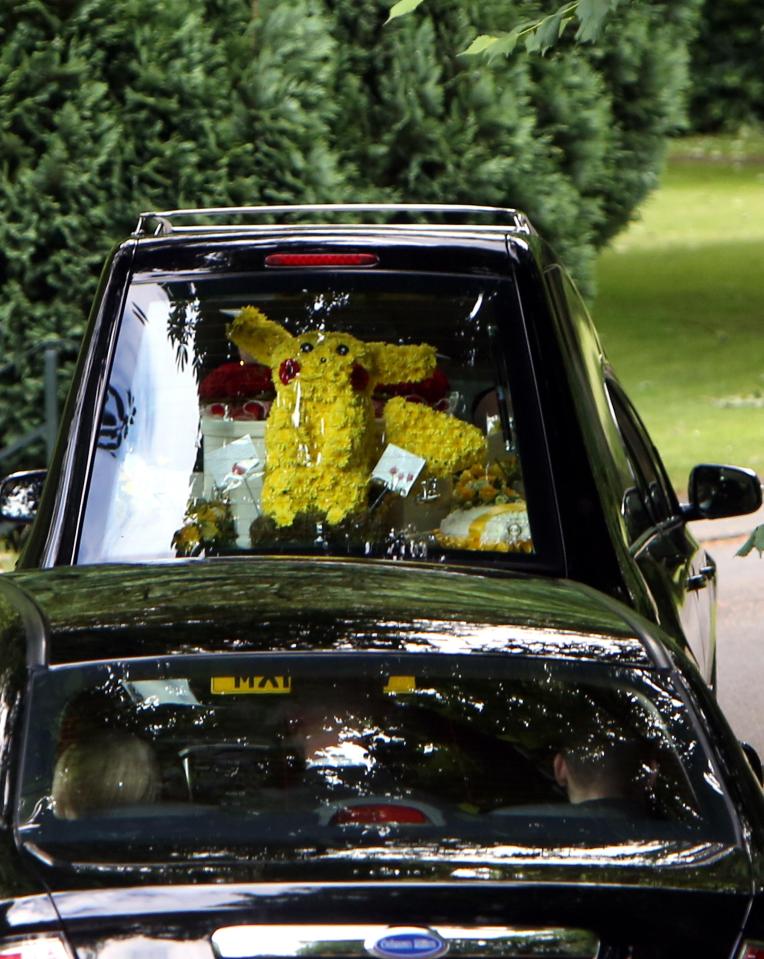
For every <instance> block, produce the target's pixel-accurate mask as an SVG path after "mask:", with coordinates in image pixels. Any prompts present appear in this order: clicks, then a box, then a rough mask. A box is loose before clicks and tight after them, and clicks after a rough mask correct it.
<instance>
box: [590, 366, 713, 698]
mask: <svg viewBox="0 0 764 959" xmlns="http://www.w3.org/2000/svg"><path fill="white" fill-rule="evenodd" d="M607 390H608V395H609V397H610V402H611V406H612V410H613V415H614V417H615V420H616V423H617V425H618V430H619V432H620V435H621V438H622V439H623V444H624V448H625V452H626V455H627V459H628V462H629V467H630V470H631V474H632V477H633V479H634V487H633V488H632V489H630V490H627V491H626V494H625V496H624V504H623V510H624V518H625V520H626V524H627V527H628V528H629V530H630V533H631V536H632V541H631V543H630V549H631V552H632V555H633V556H634V559H635V560H636V562H637V564H638V565H639V567H640V569H641V571H642V574H643V576H644V578H645V581H646V582H647V584H648V587H649V589H650V590H651V592H652V594H653V599H654V601H655V604H656V606H657V609H658V612H659V617H660V619H661V623H662V625H663V626H664V627H665V628H666V629H668V631H669V632H671V633H673V634H674V635H677V634H678V633H681V634H683V636H684V638H685V639H686V641H687V644H688V646H689V648H690V651H691V652H692V655H693V656H694V657H695V659H696V660H697V663H698V666H699V668H700V671H701V673H702V675H703V676H704V678H705V679H706V681H707V682H709V683H713V681H714V673H715V636H714V631H715V630H714V627H715V620H714V610H715V599H716V568H715V565H714V563H713V560H711V558H710V557H709V556H708V554H707V553H706V552H705V550H704V549H703V548H702V547H701V546H700V545H699V544H698V542H697V541H696V540H695V538H694V537H693V536H692V534H691V533H690V531H689V529H688V528H687V524H686V523H685V522H684V519H683V517H682V513H681V509H680V507H679V503H678V501H677V498H676V495H675V493H674V490H673V488H672V486H671V483H670V482H669V480H668V476H667V474H666V470H665V467H664V466H663V463H662V462H661V459H660V457H659V456H658V453H657V451H656V450H655V447H654V446H653V443H652V442H651V440H650V437H649V435H648V433H647V430H646V429H645V427H644V425H643V423H642V421H641V420H640V418H639V416H638V414H637V412H636V411H635V409H634V407H633V406H632V404H631V402H630V401H629V399H628V397H627V396H626V394H625V393H624V392H623V390H622V389H621V387H620V385H619V384H618V383H617V382H616V381H615V380H614V379H613V378H611V377H609V378H608V379H607Z"/></svg>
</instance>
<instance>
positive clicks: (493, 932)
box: [211, 924, 600, 959]
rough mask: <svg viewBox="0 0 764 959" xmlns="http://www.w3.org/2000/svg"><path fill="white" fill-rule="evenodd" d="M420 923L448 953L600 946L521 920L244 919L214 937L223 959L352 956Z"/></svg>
mask: <svg viewBox="0 0 764 959" xmlns="http://www.w3.org/2000/svg"><path fill="white" fill-rule="evenodd" d="M417 929H418V931H420V932H422V933H423V934H427V935H429V936H432V935H435V936H436V937H439V938H440V939H442V940H443V942H444V944H445V945H446V946H447V947H448V955H449V957H450V956H464V957H467V956H470V957H473V956H475V957H490V959H499V957H501V959H512V957H521V956H522V957H523V959H542V957H546V959H550V957H554V959H595V957H596V956H597V954H598V952H599V947H600V943H599V939H598V938H597V936H596V935H595V934H594V933H592V932H589V931H588V930H585V929H569V928H563V927H548V928H547V927H522V926H518V927H512V926H476V927H474V928H473V927H462V926H438V927H427V926H421V927H411V926H405V927H403V926H402V927H398V926H381V925H353V924H348V925H318V924H316V925H267V924H263V925H240V926H223V927H221V928H220V929H217V930H216V931H215V932H214V933H213V934H212V936H211V940H212V945H213V947H214V949H215V954H216V955H217V956H219V957H220V959H287V957H296V956H303V955H305V956H307V955H309V956H311V957H313V956H317V957H321V956H340V955H341V956H343V957H348V959H352V957H356V956H357V957H365V956H368V955H369V953H370V952H371V948H370V945H369V944H373V943H376V942H378V941H379V940H380V939H382V938H384V937H385V936H387V935H394V934H395V933H399V932H413V931H416V930H417ZM372 954H373V953H372Z"/></svg>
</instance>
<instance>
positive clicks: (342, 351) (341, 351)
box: [337, 343, 350, 356]
mask: <svg viewBox="0 0 764 959" xmlns="http://www.w3.org/2000/svg"><path fill="white" fill-rule="evenodd" d="M337 352H338V353H339V354H340V356H346V355H347V354H348V353H349V352H350V347H349V346H346V345H345V344H344V343H340V345H339V346H338V347H337Z"/></svg>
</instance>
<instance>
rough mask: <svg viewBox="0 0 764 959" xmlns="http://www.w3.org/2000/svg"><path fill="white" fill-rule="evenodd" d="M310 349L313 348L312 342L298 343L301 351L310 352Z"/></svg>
mask: <svg viewBox="0 0 764 959" xmlns="http://www.w3.org/2000/svg"><path fill="white" fill-rule="evenodd" d="M312 349H313V344H312V343H300V351H301V352H302V353H310V351H311V350H312Z"/></svg>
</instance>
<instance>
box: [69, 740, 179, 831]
mask: <svg viewBox="0 0 764 959" xmlns="http://www.w3.org/2000/svg"><path fill="white" fill-rule="evenodd" d="M159 786H160V773H159V764H158V762H157V758H156V755H155V754H154V750H153V748H152V747H151V745H150V744H149V743H147V742H145V740H143V739H140V738H139V737H138V736H136V735H134V734H133V733H128V732H120V731H118V730H105V731H102V732H98V733H95V734H94V735H93V736H92V737H90V738H89V739H87V740H79V741H77V742H74V743H71V744H70V745H69V746H67V747H66V748H65V749H64V751H63V752H62V753H61V755H60V756H59V758H58V760H57V762H56V766H55V769H54V772H53V789H52V799H53V811H54V813H55V815H56V816H57V817H58V818H59V819H80V818H82V817H85V816H91V815H99V814H102V813H106V812H109V811H110V810H112V809H117V808H119V807H123V806H129V805H133V804H135V803H152V802H155V801H156V798H157V796H158V794H159Z"/></svg>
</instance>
